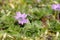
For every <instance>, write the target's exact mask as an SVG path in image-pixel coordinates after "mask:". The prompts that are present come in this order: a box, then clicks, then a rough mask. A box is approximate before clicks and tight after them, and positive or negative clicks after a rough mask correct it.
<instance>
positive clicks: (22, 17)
mask: <svg viewBox="0 0 60 40" xmlns="http://www.w3.org/2000/svg"><path fill="white" fill-rule="evenodd" d="M15 19H16V20H17V21H18V23H19V24H21V25H23V24H25V23H28V22H29V20H28V19H27V14H25V13H23V14H21V13H20V12H16V16H15Z"/></svg>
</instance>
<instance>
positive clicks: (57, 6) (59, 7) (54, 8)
mask: <svg viewBox="0 0 60 40" xmlns="http://www.w3.org/2000/svg"><path fill="white" fill-rule="evenodd" d="M52 9H53V10H60V4H52Z"/></svg>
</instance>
